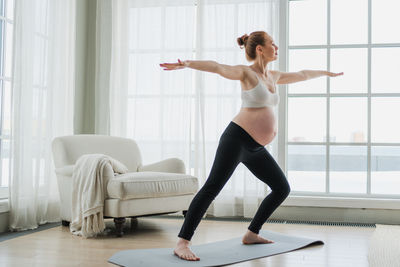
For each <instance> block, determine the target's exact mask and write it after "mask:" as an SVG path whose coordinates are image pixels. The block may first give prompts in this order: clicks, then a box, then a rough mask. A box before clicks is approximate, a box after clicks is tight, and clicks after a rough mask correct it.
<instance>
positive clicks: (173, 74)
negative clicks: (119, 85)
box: [129, 52, 194, 96]
mask: <svg viewBox="0 0 400 267" xmlns="http://www.w3.org/2000/svg"><path fill="white" fill-rule="evenodd" d="M191 57H192V55H191V53H184V52H177V53H164V54H163V58H162V59H161V60H162V62H160V63H164V62H167V63H170V62H178V58H179V59H180V60H189V59H191ZM131 58H133V56H131ZM135 64H136V65H135V66H134V65H132V67H133V68H132V69H131V71H130V73H129V87H130V88H132V87H131V85H132V84H133V85H135V84H136V79H137V77H136V76H137V75H138V73H136V72H137V71H136V70H135V68H137V67H138V65H137V64H138V63H137V62H136V63H135ZM139 65H140V63H139ZM157 65H158V64H157ZM149 67H150V66H149ZM151 67H153V66H151ZM156 67H159V68H158V70H157V72H158V73H160V79H161V80H162V85H161V90H162V93H163V94H176V95H182V96H186V95H189V94H194V86H193V76H192V75H191V73H188V72H186V71H179V70H178V71H166V70H164V68H162V67H160V66H156ZM151 71H155V70H153V69H152V70H151ZM139 75H140V74H139ZM142 76H143V75H142ZM154 86H159V85H154Z"/></svg>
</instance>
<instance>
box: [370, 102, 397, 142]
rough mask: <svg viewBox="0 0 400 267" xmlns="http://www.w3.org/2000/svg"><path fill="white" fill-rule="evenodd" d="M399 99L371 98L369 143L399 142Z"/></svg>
mask: <svg viewBox="0 0 400 267" xmlns="http://www.w3.org/2000/svg"><path fill="white" fill-rule="evenodd" d="M399 103H400V97H372V98H371V141H372V142H381V143H398V142H400V124H399V114H400V104H399Z"/></svg>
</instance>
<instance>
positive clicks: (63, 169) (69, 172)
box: [55, 165, 74, 176]
mask: <svg viewBox="0 0 400 267" xmlns="http://www.w3.org/2000/svg"><path fill="white" fill-rule="evenodd" d="M73 171H74V165H66V166H64V167H61V168H56V169H55V172H56V174H61V175H65V176H72V172H73Z"/></svg>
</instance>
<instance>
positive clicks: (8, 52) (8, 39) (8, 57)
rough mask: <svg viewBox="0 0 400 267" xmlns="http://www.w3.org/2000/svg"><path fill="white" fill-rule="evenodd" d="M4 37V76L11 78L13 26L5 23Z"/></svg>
mask: <svg viewBox="0 0 400 267" xmlns="http://www.w3.org/2000/svg"><path fill="white" fill-rule="evenodd" d="M5 25H6V36H5V53H4V55H5V62H4V64H5V65H4V76H5V77H11V68H12V54H13V46H12V41H13V27H14V25H12V24H10V23H6V24H5Z"/></svg>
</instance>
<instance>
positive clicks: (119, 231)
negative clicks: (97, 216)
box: [114, 218, 125, 237]
mask: <svg viewBox="0 0 400 267" xmlns="http://www.w3.org/2000/svg"><path fill="white" fill-rule="evenodd" d="M114 223H115V229H116V236H117V237H122V235H123V234H124V232H122V228H123V226H124V223H125V218H114Z"/></svg>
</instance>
